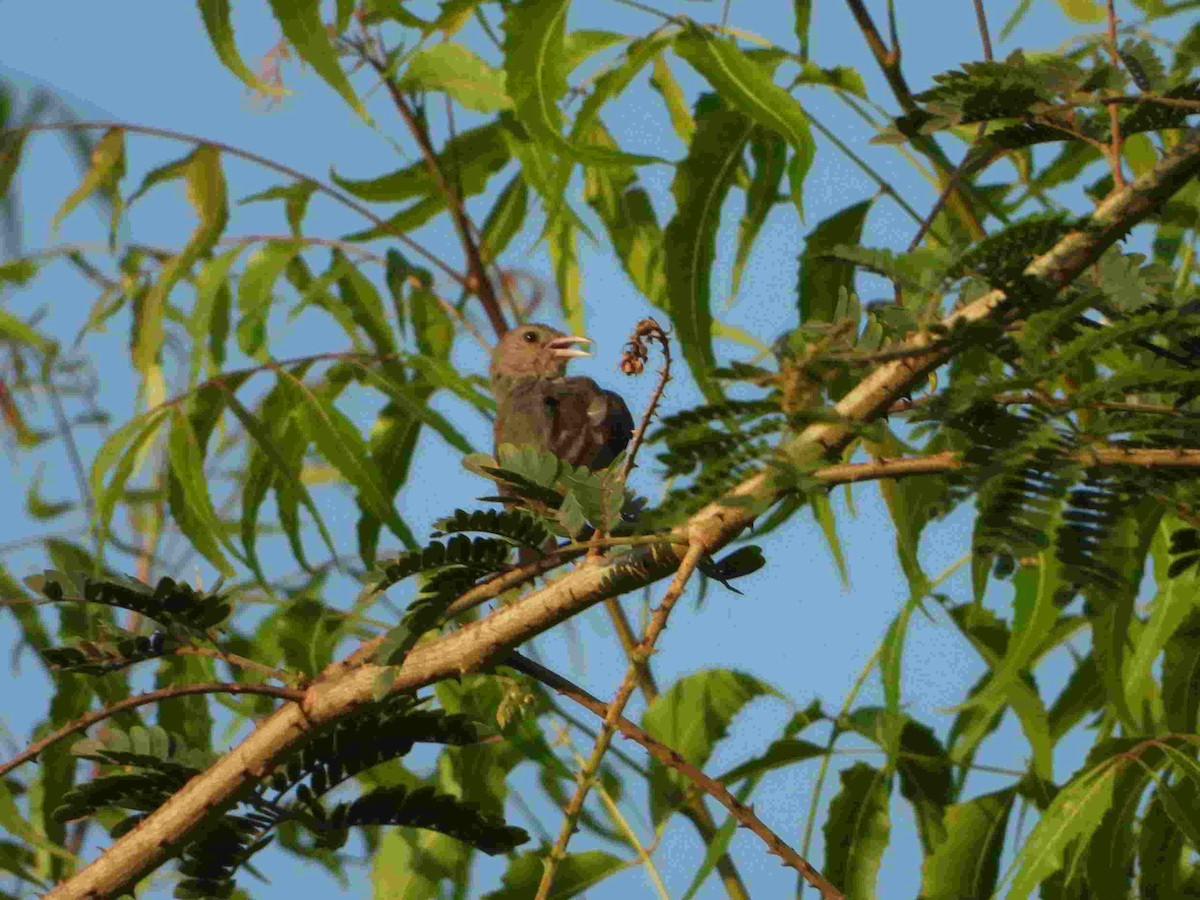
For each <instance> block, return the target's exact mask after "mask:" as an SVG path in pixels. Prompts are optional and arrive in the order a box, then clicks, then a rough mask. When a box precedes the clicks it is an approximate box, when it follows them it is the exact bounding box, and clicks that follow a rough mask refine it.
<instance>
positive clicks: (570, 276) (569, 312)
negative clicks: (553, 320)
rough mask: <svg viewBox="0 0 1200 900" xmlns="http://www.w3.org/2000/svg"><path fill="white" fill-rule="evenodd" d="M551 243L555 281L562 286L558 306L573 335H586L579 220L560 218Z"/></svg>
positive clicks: (559, 289) (551, 237)
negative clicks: (577, 236)
mask: <svg viewBox="0 0 1200 900" xmlns="http://www.w3.org/2000/svg"><path fill="white" fill-rule="evenodd" d="M548 246H549V249H550V259H551V261H552V262H553V264H554V280H555V283H556V284H557V285H558V305H559V309H560V310H561V312H562V317H563V321H565V322H566V323H567V330H568V331H569V332H571V333H572V334H583V332H584V323H583V279H582V277H581V276H580V274H579V250H578V242H577V240H576V234H575V223H574V222H572V221H571V220H570V219H568V218H561V219H559V221H558V224H557V225H556V226H554V229H553V231H552V232H551V235H550V241H549V244H548Z"/></svg>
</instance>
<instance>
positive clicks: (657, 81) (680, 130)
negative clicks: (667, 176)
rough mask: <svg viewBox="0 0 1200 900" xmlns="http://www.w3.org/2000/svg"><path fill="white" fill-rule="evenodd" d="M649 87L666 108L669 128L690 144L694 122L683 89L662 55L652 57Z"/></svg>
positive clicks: (694, 126) (693, 132) (694, 128)
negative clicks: (657, 94)
mask: <svg viewBox="0 0 1200 900" xmlns="http://www.w3.org/2000/svg"><path fill="white" fill-rule="evenodd" d="M650 86H651V87H652V88H654V89H655V90H656V91H658V93H659V96H661V97H662V99H663V104H664V105H665V106H666V107H667V115H668V116H669V117H670V119H671V127H672V128H674V129H675V133H676V134H677V135H679V139H680V140H681V141H683V142H684V143H685V144H690V143H691V142H692V136H693V135H694V134H695V133H696V120H695V119H694V118H692V111H691V110H690V109H688V104H687V99H686V98H685V97H684V96H683V88H681V87H680V86H679V82H678V81H677V80H676V79H675V75H674V73H673V72H672V71H671V66H670V64H669V63H668V62H667V58H666V57H665V56H664V55H663V54H661V53H660V54H658V55H657V56H655V57H654V74H653V75H651V76H650Z"/></svg>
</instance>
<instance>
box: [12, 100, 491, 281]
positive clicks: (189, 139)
mask: <svg viewBox="0 0 1200 900" xmlns="http://www.w3.org/2000/svg"><path fill="white" fill-rule="evenodd" d="M100 128H104V129H121V130H122V131H128V132H130V133H132V134H144V135H148V136H150V137H160V138H166V139H168V140H172V141H182V142H184V143H189V144H207V145H208V146H210V147H213V148H215V149H217V150H220V151H221V152H222V153H225V154H228V155H229V156H236V157H237V158H239V159H244V160H246V161H248V162H252V163H257V164H258V165H260V166H264V167H265V168H268V169H271V170H273V171H275V172H279V173H280V174H281V175H287V176H288V177H289V178H294V179H296V180H297V181H301V182H304V183H305V184H311V185H312V186H313V188H314V189H316V190H318V191H320V192H321V193H322V194H325V195H326V196H327V197H330V198H332V199H334V200H336V201H337V202H338V203H341V204H342V205H343V206H346V207H348V208H350V209H352V210H354V211H355V212H356V213H358V214H359V215H360V216H362V217H363V218H364V219H366V220H367V221H369V222H370V223H371V224H372V225H374V226H375V227H376V228H382V229H384V230H385V231H386V232H387V234H388V236H389V237H394V238H396V240H398V241H400V242H401V243H402V244H404V245H405V246H406V247H408V248H409V249H410V250H412V251H413V252H414V253H416V254H417V255H418V256H421V257H422V258H423V259H425V260H427V261H428V262H430V263H432V264H433V265H434V266H436V267H437V268H439V269H440V270H441V271H442V273H443V274H444V275H446V277H448V278H451V279H453V280H454V281H456V282H457V283H458V284H459V285H461V286H462V287H464V288H466V287H467V279H466V278H464V277H463V276H462V275H460V274H459V273H458V272H456V271H454V269H452V268H451V267H450V266H448V265H446V263H445V262H443V261H442V259H441V257H439V256H437V255H436V254H434V253H432V252H431V251H429V250H426V249H425V248H424V247H423V246H421V245H420V244H419V243H417V242H416V241H414V240H413V239H412V238H410V237H409V236H408V235H407V234H404V233H403V232H401V231H396V230H394V229H392V228H390V227H389V226H388V224H387V222H385V221H384V220H383V219H381V218H379V216H377V215H375V213H373V212H371V210H369V209H368V208H367V207H365V206H363V205H362V204H361V203H359V202H357V201H356V200H354V199H353V198H352V197H349V196H347V195H346V194H343V193H342V192H341V191H339V190H337V188H334V187H331V186H330V185H328V184H326V183H325V182H323V181H320V180H319V179H316V178H313V177H312V176H311V175H305V174H304V173H303V172H301V171H299V170H297V169H293V168H292V167H291V166H286V165H284V164H283V163H279V162H276V161H275V160H273V159H269V158H268V157H265V156H260V155H259V154H257V153H252V152H250V151H249V150H243V149H241V148H240V147H235V146H233V145H232V144H226V143H224V142H223V141H213V140H209V139H208V138H203V137H200V136H199V135H195V134H187V133H185V132H182V131H173V130H171V129H168V128H154V127H151V126H149V125H134V124H131V123H129V122H110V121H88V122H48V123H40V124H32V125H20V126H17V127H15V128H4V129H0V137H4V136H6V135H10V134H32V133H33V132H37V131H89V130H94V129H100Z"/></svg>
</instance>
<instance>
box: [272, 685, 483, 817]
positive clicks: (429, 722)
mask: <svg viewBox="0 0 1200 900" xmlns="http://www.w3.org/2000/svg"><path fill="white" fill-rule="evenodd" d="M419 703H420V701H418V700H416V699H415V698H413V697H412V696H410V695H404V694H401V695H393V696H392V697H389V698H387V699H386V700H384V701H382V702H380V703H377V704H374V705H372V706H369V707H367V708H365V709H362V710H359V711H358V712H356V713H355V714H354V715H352V716H347V717H345V718H343V719H339V720H338V721H337V722H336V723H334V724H333V725H331V726H329V727H327V728H325V729H323V730H321V731H319V732H318V733H317V734H315V735H314V736H313V737H312V738H311V739H310V740H308V741H307V742H306V743H305V744H304V746H302V747H301V748H300V749H299V750H298V751H297V752H296V753H294V754H293V755H292V756H290V757H289V758H288V760H287V761H286V763H284V764H283V765H282V766H280V767H279V768H278V769H276V770H275V772H274V773H272V775H271V778H270V781H269V782H268V783H267V784H265V785H264V786H263V789H262V791H261V796H264V797H265V796H267V792H268V791H270V792H272V793H273V796H272V797H271V800H272V803H273V804H277V803H278V802H279V801H280V800H281V799H282V798H283V795H285V794H286V793H287V792H288V791H290V790H292V789H293V788H297V787H300V786H304V787H306V788H307V791H308V794H309V796H311V797H320V796H321V795H323V794H325V793H327V792H328V791H330V790H331V789H332V788H334V787H336V786H337V785H339V784H341V783H342V782H344V781H345V780H347V779H349V778H353V777H354V776H356V775H358V774H359V773H361V772H364V771H366V770H367V769H369V768H371V767H373V766H377V765H379V764H380V763H384V762H387V761H389V760H393V759H399V758H400V757H402V756H405V755H407V754H408V753H409V752H410V751H411V750H412V748H413V746H414V745H415V744H417V743H438V744H446V745H450V746H465V745H467V744H474V743H478V742H479V741H481V740H483V739H484V738H486V737H487V736H488V731H487V730H486V729H484V728H483V726H481V725H480V724H478V723H477V722H475V721H474V720H473V719H471V718H470V717H468V716H464V715H456V714H451V713H447V712H444V711H442V710H423V709H419V708H418V706H419ZM364 736H369V739H364Z"/></svg>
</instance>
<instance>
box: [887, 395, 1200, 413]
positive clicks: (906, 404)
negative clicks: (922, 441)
mask: <svg viewBox="0 0 1200 900" xmlns="http://www.w3.org/2000/svg"><path fill="white" fill-rule="evenodd" d="M936 396H937V395H936V394H926V395H925V396H923V397H916V398H912V399H910V398H905V399H903V400H897V401H896V402H895V403H893V404H892V405H891V407H890V408H889V409H888V415H889V416H890V415H894V414H899V413H906V412H908V411H909V410H912V409H917V408H918V407H921V406H925V405H926V404H927V403H929V402H930V401H931V400H932V399H933V398H934V397H936ZM992 402H993V403H1001V404H1004V405H1008V406H1016V405H1025V406H1048V407H1056V408H1059V409H1071V410H1074V409H1108V410H1118V411H1121V412H1135V413H1146V414H1150V415H1162V416H1179V415H1182V410H1180V409H1178V408H1177V407H1174V406H1168V405H1167V404H1165V403H1138V402H1135V401H1128V400H1101V401H1097V402H1096V403H1086V404H1077V403H1075V401H1073V400H1071V399H1070V398H1068V397H1050V396H1046V395H1043V394H1039V393H1033V392H1028V393H1018V394H997V395H996V396H995V397H993V398H992Z"/></svg>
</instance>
